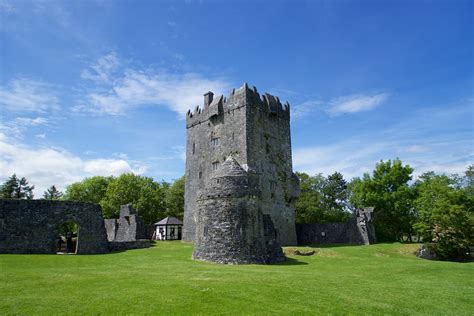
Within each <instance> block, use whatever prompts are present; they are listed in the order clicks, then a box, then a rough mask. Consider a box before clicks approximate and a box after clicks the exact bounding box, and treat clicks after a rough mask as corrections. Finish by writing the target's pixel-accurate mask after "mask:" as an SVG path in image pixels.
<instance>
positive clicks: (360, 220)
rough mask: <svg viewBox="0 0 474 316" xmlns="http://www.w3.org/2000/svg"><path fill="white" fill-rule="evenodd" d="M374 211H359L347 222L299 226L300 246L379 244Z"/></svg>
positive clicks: (297, 227)
mask: <svg viewBox="0 0 474 316" xmlns="http://www.w3.org/2000/svg"><path fill="white" fill-rule="evenodd" d="M373 210H374V208H373V207H368V208H364V209H357V210H356V211H355V214H354V216H353V217H352V218H350V219H349V220H348V221H346V222H339V223H317V224H297V225H296V234H297V236H298V244H308V243H315V244H356V245H370V244H373V243H375V242H377V239H376V236H375V229H374V225H373V222H372V213H373Z"/></svg>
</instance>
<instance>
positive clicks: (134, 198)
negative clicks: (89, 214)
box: [100, 173, 166, 224]
mask: <svg viewBox="0 0 474 316" xmlns="http://www.w3.org/2000/svg"><path fill="white" fill-rule="evenodd" d="M164 186H166V185H162V184H160V183H158V182H154V181H153V179H152V178H149V177H143V176H138V175H134V174H132V173H128V174H123V175H121V176H119V177H117V178H115V179H114V180H113V181H111V182H110V183H109V185H108V186H107V191H106V193H105V197H104V198H103V199H102V200H101V201H100V205H101V206H102V210H103V212H104V217H106V218H114V217H115V218H116V217H118V215H119V211H120V205H123V204H127V203H131V204H132V205H133V207H134V208H135V209H136V210H137V212H138V214H140V216H141V217H142V218H143V220H144V221H145V223H147V224H152V223H154V222H156V221H157V220H159V219H160V218H161V217H163V216H164V215H165V214H166V204H165V193H166V190H165V189H164Z"/></svg>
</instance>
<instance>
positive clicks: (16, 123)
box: [0, 117, 50, 138]
mask: <svg viewBox="0 0 474 316" xmlns="http://www.w3.org/2000/svg"><path fill="white" fill-rule="evenodd" d="M49 123H50V120H49V119H47V118H44V117H35V118H30V117H17V118H15V119H13V120H11V121H7V122H5V123H0V131H3V132H4V133H5V134H8V135H10V136H11V137H15V138H22V136H23V133H24V132H25V131H26V130H27V129H28V128H30V127H36V126H41V125H47V124H49Z"/></svg>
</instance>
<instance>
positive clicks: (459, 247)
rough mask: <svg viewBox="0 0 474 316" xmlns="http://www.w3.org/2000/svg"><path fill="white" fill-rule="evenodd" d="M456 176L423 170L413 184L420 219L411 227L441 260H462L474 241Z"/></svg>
mask: <svg viewBox="0 0 474 316" xmlns="http://www.w3.org/2000/svg"><path fill="white" fill-rule="evenodd" d="M457 182H458V177H457V176H456V175H454V176H451V177H448V176H445V175H436V174H434V172H427V173H424V174H423V175H422V176H421V177H420V178H419V180H418V181H417V182H416V183H415V187H416V190H417V193H418V197H417V199H416V201H415V205H416V208H417V211H418V214H419V219H418V221H417V223H416V224H415V225H414V227H415V228H416V229H417V231H418V232H419V233H420V234H421V235H422V237H423V239H424V240H425V241H427V242H432V244H431V245H430V246H431V248H432V249H433V250H434V251H435V253H436V254H437V255H438V256H439V257H440V258H442V259H451V260H462V259H464V258H466V257H468V255H469V246H471V245H473V244H474V237H473V233H474V229H473V227H474V217H473V214H472V212H470V211H469V209H470V199H469V197H468V192H466V191H465V190H463V188H461V187H459V186H458V185H457Z"/></svg>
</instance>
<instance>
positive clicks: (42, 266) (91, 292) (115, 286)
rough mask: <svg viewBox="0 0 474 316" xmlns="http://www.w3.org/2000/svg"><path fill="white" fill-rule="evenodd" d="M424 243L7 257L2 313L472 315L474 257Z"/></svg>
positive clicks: (0, 292) (2, 267) (163, 246)
mask: <svg viewBox="0 0 474 316" xmlns="http://www.w3.org/2000/svg"><path fill="white" fill-rule="evenodd" d="M304 248H307V247H304ZM415 249H416V245H401V244H378V245H372V246H352V247H351V246H347V247H327V248H321V249H317V253H316V254H315V255H313V256H310V257H301V256H290V260H289V261H288V262H286V263H284V264H279V265H266V266H265V265H240V266H237V265H234V266H232V265H218V264H212V263H204V262H196V261H193V260H191V252H192V247H191V245H189V244H183V243H180V242H161V243H157V244H156V245H155V246H154V247H152V248H149V249H140V250H130V251H127V252H121V253H113V254H106V255H84V256H66V255H0V315H5V314H117V313H118V314H157V313H158V312H164V313H172V314H303V313H305V314H328V313H331V314H342V313H343V314H346V313H349V314H372V315H378V314H381V313H382V314H405V315H412V314H438V315H448V314H451V315H469V314H470V315H472V314H473V313H474V265H473V264H472V263H464V264H463V263H452V262H434V261H427V260H422V259H418V258H416V257H415V256H414V255H413V254H412V252H413V251H414V250H415Z"/></svg>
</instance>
